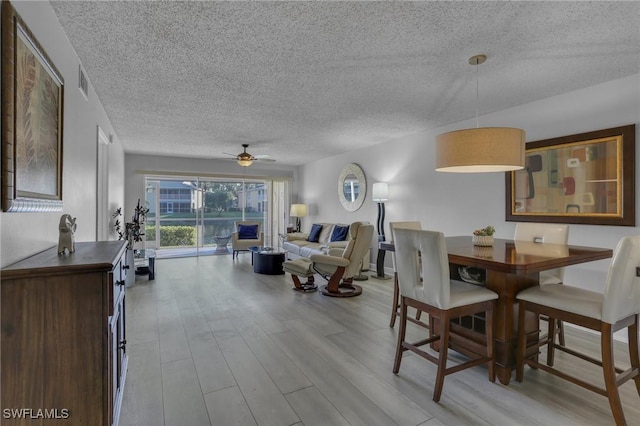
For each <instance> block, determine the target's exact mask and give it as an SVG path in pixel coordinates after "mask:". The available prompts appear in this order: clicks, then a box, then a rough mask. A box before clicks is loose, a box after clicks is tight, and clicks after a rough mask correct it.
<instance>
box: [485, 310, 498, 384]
mask: <svg viewBox="0 0 640 426" xmlns="http://www.w3.org/2000/svg"><path fill="white" fill-rule="evenodd" d="M494 308H495V305H494ZM494 311H495V309H491V310H490V311H486V312H485V335H486V338H487V356H488V357H489V358H490V359H491V361H489V380H490V381H491V382H492V383H493V382H495V381H496V369H495V365H496V363H495V359H494V358H495V357H494V355H493V350H494V347H493V346H494V343H495V342H494V340H493V312H494Z"/></svg>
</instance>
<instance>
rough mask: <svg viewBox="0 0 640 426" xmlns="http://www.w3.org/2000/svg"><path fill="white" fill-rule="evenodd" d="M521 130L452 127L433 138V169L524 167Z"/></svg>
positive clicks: (480, 170) (476, 170) (466, 170)
mask: <svg viewBox="0 0 640 426" xmlns="http://www.w3.org/2000/svg"><path fill="white" fill-rule="evenodd" d="M524 152H525V132H524V130H522V129H515V128H512V127H480V128H476V129H464V130H456V131H453V132H448V133H443V134H441V135H438V136H437V137H436V171H439V172H452V173H483V172H508V171H513V170H520V169H523V168H524V164H525V163H524V161H525V160H524Z"/></svg>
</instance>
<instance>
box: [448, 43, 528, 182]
mask: <svg viewBox="0 0 640 426" xmlns="http://www.w3.org/2000/svg"><path fill="white" fill-rule="evenodd" d="M486 60H487V57H486V56H485V55H476V56H472V57H471V58H469V64H470V65H475V66H476V67H477V66H478V65H480V64H482V63H484V62H485V61H486ZM478 92H479V90H478V77H477V68H476V126H477V128H475V129H463V130H456V131H453V132H448V133H443V134H441V135H438V136H436V171H438V172H451V173H487V172H508V171H513V170H520V169H523V168H524V164H525V159H524V153H525V132H524V130H522V129H516V128H513V127H480V125H479V121H478V98H479V96H478Z"/></svg>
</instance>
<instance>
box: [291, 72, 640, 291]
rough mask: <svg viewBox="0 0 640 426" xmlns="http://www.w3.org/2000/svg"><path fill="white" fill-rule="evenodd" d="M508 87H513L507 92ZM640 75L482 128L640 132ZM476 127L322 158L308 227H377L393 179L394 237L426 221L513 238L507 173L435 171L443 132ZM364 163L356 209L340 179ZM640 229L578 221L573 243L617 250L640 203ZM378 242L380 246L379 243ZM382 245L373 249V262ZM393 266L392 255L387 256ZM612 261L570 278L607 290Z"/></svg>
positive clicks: (639, 173) (309, 174) (315, 171)
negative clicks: (381, 188)
mask: <svg viewBox="0 0 640 426" xmlns="http://www.w3.org/2000/svg"><path fill="white" fill-rule="evenodd" d="M505 90H506V89H505ZM638 120H640V74H637V75H634V76H630V77H627V78H623V79H619V80H615V81H611V82H608V83H604V84H600V85H597V86H593V87H590V88H586V89H583V90H577V91H574V92H570V93H567V94H563V95H559V96H555V97H552V98H548V99H544V100H541V101H537V102H533V103H530V104H527V105H522V106H520V107H517V108H511V109H508V110H505V111H500V112H497V113H494V114H489V115H485V116H481V117H480V125H481V126H487V127H489V126H505V127H519V128H523V129H525V130H526V132H527V141H535V140H541V139H548V138H553V137H558V136H564V135H571V134H576V133H583V132H589V131H593V130H599V129H606V128H611V127H618V126H622V125H627V124H634V123H635V124H636V132H637V133H638V132H639V131H640V122H639V121H638ZM469 127H475V119H472V120H467V121H464V122H459V123H454V124H452V125H450V126H446V127H441V128H438V129H433V130H432V131H428V132H425V133H420V134H416V135H413V136H411V137H406V138H403V139H400V140H394V141H391V142H387V143H383V144H379V145H376V146H374V147H371V148H366V149H362V150H358V151H354V152H350V153H347V154H344V155H339V156H334V157H331V158H326V159H323V160H319V161H315V162H312V163H309V164H306V165H304V166H303V167H301V168H300V172H299V175H300V179H299V182H298V190H299V193H300V202H303V203H307V204H309V205H310V217H307V218H305V226H306V227H310V226H311V224H312V223H313V222H315V221H322V222H333V221H340V222H353V221H356V220H368V221H369V222H371V223H373V224H375V223H376V218H377V206H376V204H375V203H374V202H372V201H371V197H370V194H371V187H372V185H373V183H375V182H388V183H389V201H388V202H387V203H386V204H385V206H386V221H385V223H386V225H387V227H386V231H385V233H386V235H387V239H390V234H389V229H388V223H389V222H390V221H404V220H419V221H420V222H422V224H423V227H425V228H429V229H435V230H440V231H442V232H444V234H445V235H470V234H471V232H472V231H473V230H474V229H477V228H480V227H484V226H486V225H494V226H495V227H496V236H497V237H502V238H511V237H512V236H513V232H514V228H515V224H514V223H513V222H506V221H505V176H504V173H485V174H455V173H439V172H435V171H434V168H435V165H434V156H435V155H434V154H435V136H436V135H438V134H440V133H443V132H445V131H450V130H457V129H462V128H469ZM638 141H640V137H639V135H638V134H636V182H635V187H636V198H639V197H638V195H637V194H638V190H639V189H640V149H638V148H637V146H638ZM351 162H353V163H358V164H359V165H360V166H361V167H362V168H363V170H364V172H365V176H366V179H367V196H366V200H365V203H364V205H363V206H362V207H361V208H360V210H358V211H356V212H353V213H349V212H347V211H345V210H344V209H343V208H342V206H341V205H340V203H339V201H338V195H337V180H338V176H339V174H340V171H341V170H342V168H343V167H344V166H345V165H346V164H348V163H351ZM638 202H639V201H636V205H637V208H636V223H637V226H636V227H620V226H592V225H570V231H569V243H570V244H576V245H590V246H598V247H610V248H615V245H616V244H617V242H618V240H619V239H620V238H621V237H623V236H625V235H637V234H639V233H640V206H638ZM374 243H375V242H374V241H372V247H375V245H374ZM375 253H376V250H372V262H373V261H374V259H375ZM386 265H387V267H388V268H389V267H390V266H391V262H390V259H389V256H387V259H386ZM608 265H609V261H608V260H603V261H598V262H591V263H585V264H582V265H576V266H572V267H569V268H568V270H567V273H566V281H567V282H575V283H576V284H577V285H580V286H583V287H586V288H591V289H594V290H596V289H601V288H602V287H603V284H604V277H605V275H606V269H607V267H608Z"/></svg>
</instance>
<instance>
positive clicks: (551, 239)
mask: <svg viewBox="0 0 640 426" xmlns="http://www.w3.org/2000/svg"><path fill="white" fill-rule="evenodd" d="M513 239H514V240H515V241H528V242H533V243H546V244H564V245H566V244H567V242H568V241H569V225H563V224H557V223H534V222H518V223H516V230H515V232H514V235H513ZM563 280H564V268H556V269H549V270H547V271H542V272H540V285H546V284H562V281H563ZM540 319H541V320H543V321H548V319H547V317H546V316H545V315H542V316H540ZM552 332H553V334H552V336H553V338H554V339H555V336H556V335H557V336H558V342H559V343H560V345H562V346H565V344H566V342H565V338H564V326H563V325H562V321H556V326H555V327H554V328H553V329H552ZM545 338H546V337H544V336H543V337H542V339H545ZM547 365H553V351H550V352H548V353H547Z"/></svg>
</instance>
